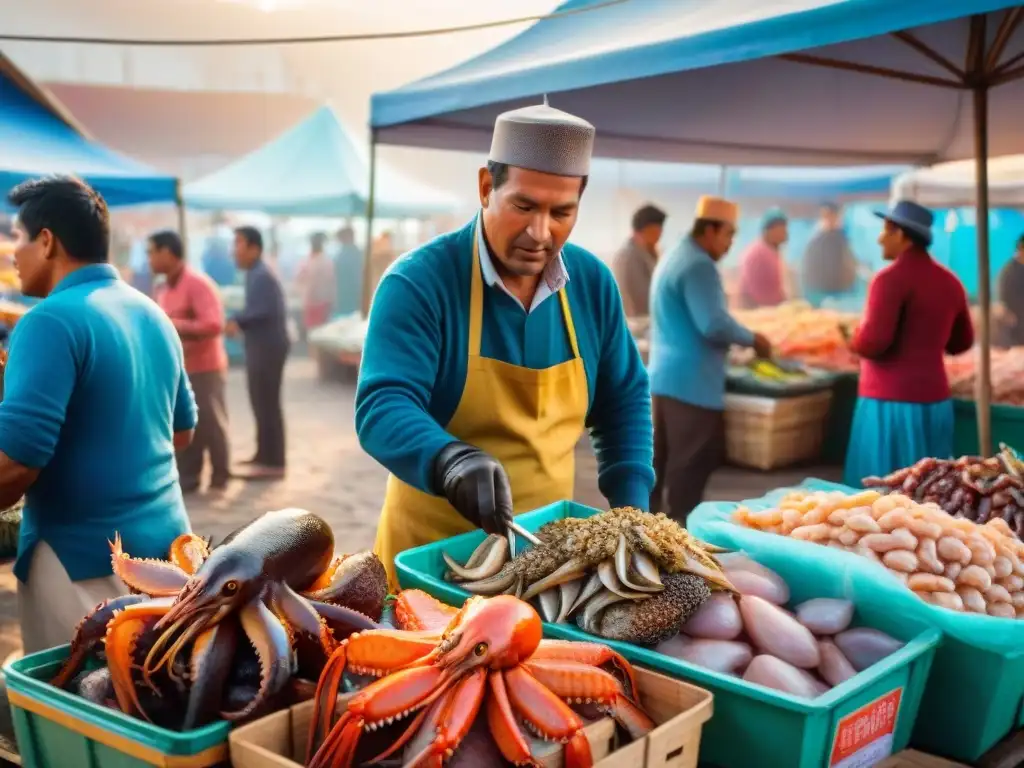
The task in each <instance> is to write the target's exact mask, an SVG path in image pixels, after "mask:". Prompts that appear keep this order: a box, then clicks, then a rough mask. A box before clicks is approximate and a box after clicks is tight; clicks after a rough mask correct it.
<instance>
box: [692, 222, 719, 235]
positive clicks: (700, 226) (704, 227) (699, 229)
mask: <svg viewBox="0 0 1024 768" xmlns="http://www.w3.org/2000/svg"><path fill="white" fill-rule="evenodd" d="M723 224H724V222H721V221H716V220H715V219H696V220H694V222H693V229H691V230H690V237H703V236H704V233H705V232H707V231H708V230H712V231H714V232H717V231H718V230H720V229H721V228H722V226H723Z"/></svg>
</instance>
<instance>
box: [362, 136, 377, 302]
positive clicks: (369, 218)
mask: <svg viewBox="0 0 1024 768" xmlns="http://www.w3.org/2000/svg"><path fill="white" fill-rule="evenodd" d="M376 186H377V131H375V130H372V131H370V186H369V191H368V192H367V199H366V250H365V253H364V257H363V296H362V299H363V300H362V311H363V317H369V315H370V299H371V298H372V297H373V289H374V286H372V285H370V282H371V276H372V274H373V264H371V262H370V255H371V253H372V251H373V212H374V207H375V206H374V198H375V197H376Z"/></svg>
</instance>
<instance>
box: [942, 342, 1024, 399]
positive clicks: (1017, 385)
mask: <svg viewBox="0 0 1024 768" xmlns="http://www.w3.org/2000/svg"><path fill="white" fill-rule="evenodd" d="M991 355H992V372H991V381H992V402H993V403H1002V404H1004V405H1024V347H1011V348H1010V349H993V350H992V352H991ZM977 370H978V352H977V350H974V349H972V350H969V351H968V352H964V353H963V354H962V355H957V356H956V357H947V358H946V376H948V377H949V387H950V389H951V390H952V392H953V397H958V398H961V399H963V400H973V399H974V397H975V392H976V390H977Z"/></svg>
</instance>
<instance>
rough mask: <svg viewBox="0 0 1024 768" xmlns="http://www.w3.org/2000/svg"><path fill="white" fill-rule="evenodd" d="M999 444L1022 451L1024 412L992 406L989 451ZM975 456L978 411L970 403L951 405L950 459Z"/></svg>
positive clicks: (969, 401) (954, 403) (1014, 406)
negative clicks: (990, 444)
mask: <svg viewBox="0 0 1024 768" xmlns="http://www.w3.org/2000/svg"><path fill="white" fill-rule="evenodd" d="M1000 443H1006V444H1007V445H1009V446H1012V447H1014V448H1019V449H1021V450H1024V408H1021V407H1019V406H1016V405H1003V404H1001V403H996V404H995V405H993V406H992V447H993V449H996V448H998V447H999V444H1000ZM977 453H978V408H977V406H976V405H975V403H974V401H973V400H954V401H953V455H954V456H975V455H977Z"/></svg>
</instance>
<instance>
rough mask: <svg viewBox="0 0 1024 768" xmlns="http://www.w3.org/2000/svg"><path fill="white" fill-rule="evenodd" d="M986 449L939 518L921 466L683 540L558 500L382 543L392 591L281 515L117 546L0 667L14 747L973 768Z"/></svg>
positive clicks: (62, 762) (991, 703) (992, 642)
mask: <svg viewBox="0 0 1024 768" xmlns="http://www.w3.org/2000/svg"><path fill="white" fill-rule="evenodd" d="M993 461H996V460H988V461H978V462H974V461H972V460H970V459H965V460H963V461H962V462H961V464H960V465H957V466H958V467H960V466H961V465H962V467H963V468H964V469H967V470H969V473H970V477H971V483H972V484H971V485H962V486H960V488H959V490H965V489H966V490H970V491H971V493H974V494H975V495H973V496H970V497H969V498H967V499H966V500H962V501H964V502H965V503H964V505H962V506H961V507H958V508H956V509H954V508H953V507H952V506H950V507H948V508H949V509H950V510H951V511H952V512H954V513H955V514H956V515H957V517H953V516H951V515H950V514H949V513H947V512H946V511H942V510H941V509H939V507H937V506H929V505H927V504H925V503H924V502H927V501H931V500H933V499H940V500H941V499H946V503H947V504H952V497H948V496H940V495H939V492H938V491H937V490H936V487H935V485H934V484H931V485H929V483H930V481H931V480H932V479H933V478H932V475H930V474H929V473H934V472H941V471H943V469H942V468H941V467H937V466H930V467H914V468H908V469H907V470H905V471H904V472H902V473H900V474H899V476H896V475H894V476H892V477H890V478H873V479H867V480H866V482H867V483H868V484H870V485H874V486H877V488H876V489H875V490H870V491H864V492H858V491H855V490H854V489H848V488H843V487H842V486H835V485H831V484H823V483H821V482H820V481H808V482H807V483H806V484H805V487H803V488H801V489H796V490H793V489H783V490H780V491H778V492H774V493H772V494H769V495H768V496H766V497H765V498H763V499H759V500H754V501H750V502H744V503H743V504H742V505H736V504H716V503H708V504H704V505H702V506H701V507H700V508H698V510H696V511H695V512H694V513H693V514H692V515H691V517H690V520H689V526H690V530H689V531H687V530H686V529H684V528H683V527H682V526H680V524H679V523H677V522H674V521H672V520H670V519H668V518H666V517H665V516H663V515H657V516H655V515H649V514H647V513H644V512H641V511H639V510H634V509H613V510H605V511H601V510H597V509H591V508H588V507H584V506H581V505H579V504H575V503H572V502H560V503H556V504H554V505H551V506H549V507H546V508H543V509H540V510H536V511H534V512H529V513H526V514H523V515H520V516H518V517H517V522H518V524H519V528H518V529H517V532H516V534H515V536H514V537H513V538H512V539H507V538H506V537H504V536H499V535H490V536H488V535H486V534H485V533H484V532H482V531H474V532H471V533H466V534H463V535H460V536H456V537H454V538H451V539H447V540H444V541H440V542H437V543H434V544H428V545H426V546H422V547H419V548H416V549H412V550H408V551H406V552H403V553H401V554H400V555H399V556H398V557H397V558H396V561H395V565H396V568H397V571H398V574H399V579H400V582H401V587H402V588H401V589H400V590H398V591H397V594H394V595H389V594H388V592H389V589H388V584H387V577H386V573H385V570H384V567H383V564H382V563H381V562H380V560H379V559H378V558H377V557H376V555H374V554H373V553H371V552H357V553H352V554H347V555H338V554H337V553H336V548H337V547H338V546H339V543H338V542H337V541H336V539H335V537H334V534H333V532H332V531H331V529H330V527H329V526H328V525H327V524H326V522H325V521H324V520H322V519H321V518H319V517H318V516H316V515H315V514H313V513H310V512H306V511H304V510H297V509H286V510H281V511H277V512H268V513H266V514H263V515H260V516H258V517H256V518H255V519H254V520H252V521H251V522H250V523H248V524H246V525H244V526H242V528H240V529H239V530H238V531H236V532H235V533H233V534H232V535H231V536H229V537H227V538H226V539H225V540H224V541H223V542H222V543H221V544H220V545H219V546H217V547H215V548H213V549H211V548H210V542H209V541H208V540H206V539H204V538H202V537H201V535H200V534H198V533H190V534H185V535H184V536H182V537H180V538H179V539H177V540H176V541H175V542H174V544H173V545H172V546H171V547H170V551H169V553H168V557H167V560H165V561H159V560H139V559H134V558H133V557H132V556H131V553H130V552H123V551H122V543H121V541H120V539H119V538H117V537H115V540H114V542H113V543H112V545H111V547H112V553H113V557H114V560H113V562H114V568H115V573H116V574H117V576H118V577H119V578H121V579H122V580H124V581H125V583H126V584H127V585H128V586H129V587H130V588H131V589H132V593H131V594H128V595H125V596H123V597H119V598H115V599H114V600H113V601H109V602H107V603H104V604H102V605H100V606H98V607H97V608H96V609H95V610H94V611H93V612H91V613H90V614H89V615H88V616H87V617H86V618H85V620H84V621H83V622H82V624H81V625H80V626H79V627H78V629H77V630H76V632H75V636H74V637H73V638H70V639H71V641H72V642H71V644H70V645H65V646H61V647H58V648H54V649H50V650H47V651H43V652H41V653H36V654H32V655H29V656H26V657H24V658H22V659H18V660H15V661H11V662H9V663H8V664H7V665H6V667H5V670H4V671H5V676H6V679H7V686H8V689H9V698H10V703H11V709H12V715H13V721H14V725H15V730H16V733H17V737H18V747H19V748H20V752H21V759H22V760H23V764H25V765H30V766H33V767H34V768H79V766H88V767H89V768H103V767H104V766H108V765H110V766H113V765H117V766H140V767H141V766H144V765H190V766H196V767H197V768H201V767H202V766H213V765H225V764H229V765H231V766H235V768H265V767H267V766H277V767H278V768H298V766H307V767H308V768H327V766H361V765H367V764H374V763H376V762H379V761H378V760H372V761H371V759H373V758H375V756H376V757H381V756H383V757H392V756H393V757H394V758H396V759H400V760H401V762H402V764H404V765H421V764H436V762H437V760H438V759H442V758H443V756H446V755H447V756H449V757H448V761H447V762H446V763H445V764H446V765H452V766H455V768H459V766H479V765H495V766H498V765H505V764H509V762H517V763H520V764H523V763H525V762H527V761H534V764H538V765H543V766H552V767H553V766H556V765H563V764H564V765H573V766H576V767H577V768H586V767H588V766H597V767H598V768H611V766H617V765H635V766H638V768H665V766H668V765H678V766H682V767H685V768H696V767H697V766H698V764H708V765H715V766H716V767H718V768H750V766H753V765H757V766H758V767H759V768H794V766H805V767H806V768H833V767H834V766H840V765H863V766H890V768H899V767H908V768H909V766H934V767H935V768H939V766H943V765H947V764H945V763H942V762H940V761H938V760H936V761H935V762H931V758H928V757H926V756H922V757H918V756H917V754H918V753H912V754H906V755H904V754H903V753H902V752H901V750H903V749H904V748H906V747H907V746H908V745H910V744H914V745H915V746H917V747H918V748H923V747H925V746H927V748H928V751H930V752H934V753H937V754H945V755H948V756H951V757H954V758H957V759H965V760H971V761H973V760H974V759H975V758H976V757H977V756H978V755H980V754H982V753H984V752H985V751H986V750H988V749H989V748H990V747H991V746H992V745H993V744H995V743H996V742H997V741H998V740H999V739H1000V738H1001V737H1002V736H1003V735H1004V734H1005V732H1006V731H1007V730H1009V728H1010V727H1011V721H1013V720H1015V718H1016V712H1017V711H1018V710H1019V706H1020V699H1021V697H1022V696H1024V683H1022V682H1021V680H1022V678H1020V676H1019V675H1017V674H1016V673H1015V670H1016V665H1019V663H1020V662H1019V660H1018V657H1019V652H1017V650H1016V649H1017V647H1018V646H1019V633H1020V632H1021V631H1024V630H1021V629H1020V627H1024V624H1021V623H1020V621H1019V619H1018V618H1017V616H1018V612H1021V615H1024V608H1019V607H1016V604H1017V603H1018V602H1020V601H1019V600H1018V598H1019V597H1020V596H1022V595H1024V577H1021V576H1020V573H1019V572H1024V568H1022V567H1021V566H1020V562H1022V561H1024V544H1022V543H1021V541H1020V540H1019V539H1018V538H1016V536H1015V533H1014V529H1013V527H1011V524H1010V523H1007V522H1006V520H1007V517H1009V518H1010V519H1011V520H1016V517H1015V516H1016V515H1017V514H1018V511H1019V509H1020V508H1015V507H1012V506H1011V504H1016V502H1007V503H1005V504H1003V506H1002V507H996V502H995V497H996V495H997V494H999V493H1002V492H1003V491H1004V490H1005V489H1006V488H1008V487H1014V488H1017V489H1024V479H1021V477H1020V476H1019V475H1010V474H1007V473H1008V472H1010V471H1011V470H1013V471H1019V469H1020V468H1021V467H1024V464H1022V463H1021V462H1020V460H1019V458H1017V457H1016V456H1015V455H1014V454H1012V453H1008V454H1007V456H1006V457H1004V458H1003V459H1000V460H999V461H1003V462H1005V464H1001V465H999V466H996V464H994V463H993ZM910 477H913V478H915V479H916V480H917V481H918V482H915V483H914V484H910V483H908V482H906V478H910ZM1007 477H1012V478H1013V479H1011V480H1007V479H1006V478H1007ZM974 486H977V489H978V490H976V491H975V490H973V488H974ZM929 488H931V490H929ZM904 494H908V495H904ZM985 499H989V500H990V501H991V502H992V503H991V504H990V505H989V506H990V508H991V509H992V510H998V511H997V512H995V511H994V512H992V513H991V517H990V518H989V519H987V520H986V519H984V518H983V516H982V510H984V509H985V508H986V507H985V506H984V500H985ZM1020 515H1021V518H1022V521H1024V512H1020ZM972 516H973V518H972ZM971 518H972V519H971ZM876 529H877V530H876ZM695 536H699V537H700V538H695ZM510 540H513V541H515V543H516V546H515V548H514V549H510V546H509V541H510ZM911 540H912V541H911ZM824 544H829V545H830V548H829V549H827V550H826V548H825V547H824V546H823V545H824ZM340 546H342V547H343V546H344V545H343V544H341V545H340ZM723 547H726V548H728V549H729V550H731V551H728V552H727V551H725V550H724V549H723ZM990 570H991V573H990V572H989V571H990ZM947 582H948V583H947ZM983 582H984V583H983ZM460 608H461V610H460ZM985 622H988V623H985ZM1018 625H1019V627H1018ZM983 629H984V631H982V630H983ZM542 637H543V638H544V639H542ZM967 663H970V664H973V665H974V666H972V667H971V669H972V670H973V672H972V673H970V674H965V667H964V665H965V664H967ZM958 675H964V676H965V677H966V678H967V679H966V680H964V681H962V682H961V681H960V680H959V679H957V682H956V683H954V682H953V681H954V679H956V678H955V676H958ZM999 675H1001V676H1002V677H996V676H999ZM951 685H956V688H957V690H956V695H950V690H949V686H951ZM983 690H984V692H985V693H986V694H988V697H987V698H986V699H985V700H984V701H976V700H975V697H977V696H979V695H980V693H981V692H982V691H983ZM964 700H967V701H968V702H969V703H970V705H971V706H976V707H978V709H977V711H975V710H973V709H972V710H970V711H967V712H964V711H962V710H963V707H961V706H959V704H960V702H961V701H964ZM954 722H955V723H956V725H953V723H954ZM866 723H867V724H868V725H866ZM897 753H898V754H897ZM890 755H893V759H892V760H887V758H889V756H890ZM93 756H96V757H95V758H94V757H93ZM681 756H682V757H684V758H685V759H683V760H680V757H681ZM956 765H960V764H959V763H958V764H956Z"/></svg>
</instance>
